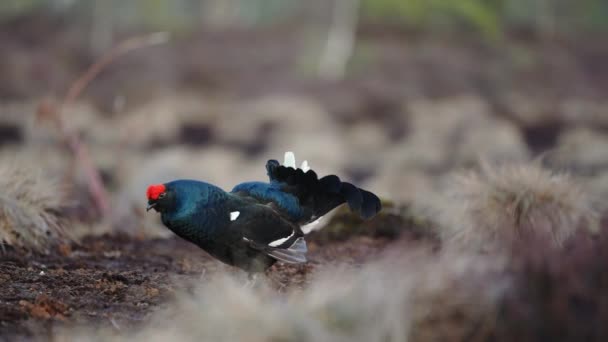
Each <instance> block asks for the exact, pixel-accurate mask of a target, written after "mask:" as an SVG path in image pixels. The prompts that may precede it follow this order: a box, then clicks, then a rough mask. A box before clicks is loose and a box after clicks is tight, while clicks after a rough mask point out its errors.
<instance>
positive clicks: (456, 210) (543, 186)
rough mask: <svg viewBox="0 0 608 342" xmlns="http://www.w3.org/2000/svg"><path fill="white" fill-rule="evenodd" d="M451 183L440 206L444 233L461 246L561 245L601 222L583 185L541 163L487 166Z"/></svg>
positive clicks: (444, 235) (485, 247) (440, 217)
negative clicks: (535, 239)
mask: <svg viewBox="0 0 608 342" xmlns="http://www.w3.org/2000/svg"><path fill="white" fill-rule="evenodd" d="M448 187H449V189H448V191H447V194H446V196H445V197H444V198H443V199H442V200H441V201H439V202H440V203H441V204H440V207H438V208H437V209H438V210H439V211H440V212H439V213H438V214H439V220H440V225H441V226H442V228H441V231H440V235H441V236H442V238H443V239H444V240H445V241H448V242H456V243H458V244H460V245H461V246H467V247H472V248H483V249H494V248H496V247H500V246H510V245H511V244H512V243H513V242H515V241H519V240H522V239H527V238H529V237H531V236H541V237H543V238H548V239H549V240H550V241H552V243H553V245H554V246H561V245H562V244H563V243H564V241H566V240H567V239H568V238H569V237H570V236H572V235H573V234H574V233H575V232H576V231H577V230H578V229H580V228H582V227H586V228H588V229H590V230H592V231H593V230H594V227H596V226H597V220H596V219H597V215H596V213H595V210H594V209H593V204H592V201H591V199H590V198H589V197H588V195H587V194H586V193H585V191H584V190H583V188H582V186H581V185H579V184H578V183H576V182H575V181H574V180H573V179H572V178H571V177H569V176H568V175H566V174H559V173H555V172H552V171H549V170H546V169H544V168H542V167H541V166H539V165H537V164H535V163H533V164H527V165H522V164H518V165H503V166H490V165H488V164H482V165H481V168H480V170H478V171H475V172H469V173H468V174H461V175H459V176H457V177H455V179H454V181H453V182H452V183H451V184H450V185H449V186H448Z"/></svg>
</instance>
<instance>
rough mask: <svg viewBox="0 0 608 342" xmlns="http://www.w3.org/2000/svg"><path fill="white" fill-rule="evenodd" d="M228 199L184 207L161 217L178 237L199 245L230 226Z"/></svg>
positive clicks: (218, 199) (222, 198)
mask: <svg viewBox="0 0 608 342" xmlns="http://www.w3.org/2000/svg"><path fill="white" fill-rule="evenodd" d="M227 201H228V199H227V198H226V197H218V198H216V199H215V200H214V201H213V202H210V203H199V204H198V205H196V206H187V207H182V208H180V210H177V211H173V212H170V213H164V214H162V215H161V218H162V221H163V223H164V224H165V225H166V226H167V227H168V228H169V229H170V230H171V231H173V232H174V233H175V234H177V235H178V236H180V237H182V238H184V239H186V240H189V241H192V242H194V243H197V244H203V243H205V242H206V241H208V240H209V239H211V238H213V236H214V235H215V234H217V233H218V232H220V231H222V230H223V229H224V228H225V227H226V226H227V225H228V219H227V218H228V217H229V210H228V207H227V204H226V202H227Z"/></svg>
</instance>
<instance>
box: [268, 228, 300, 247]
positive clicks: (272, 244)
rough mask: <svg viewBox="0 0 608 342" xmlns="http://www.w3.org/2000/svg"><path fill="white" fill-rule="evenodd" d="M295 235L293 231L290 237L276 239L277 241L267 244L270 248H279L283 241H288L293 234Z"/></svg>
mask: <svg viewBox="0 0 608 342" xmlns="http://www.w3.org/2000/svg"><path fill="white" fill-rule="evenodd" d="M295 233H296V232H295V231H293V232H292V233H291V235H289V236H288V237H286V238H282V239H278V240H275V241H272V242H271V243H269V244H268V246H270V247H277V246H280V245H281V244H283V243H284V242H285V241H287V240H289V239H290V238H291V237H292V236H293V234H295Z"/></svg>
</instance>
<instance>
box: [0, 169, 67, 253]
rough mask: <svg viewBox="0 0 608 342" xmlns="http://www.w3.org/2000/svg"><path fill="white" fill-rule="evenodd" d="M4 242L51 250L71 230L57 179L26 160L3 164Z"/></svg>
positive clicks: (0, 214) (0, 225)
mask: <svg viewBox="0 0 608 342" xmlns="http://www.w3.org/2000/svg"><path fill="white" fill-rule="evenodd" d="M0 188H1V189H2V192H1V193H0V242H1V243H2V244H7V245H10V246H13V247H21V248H24V249H27V250H31V251H38V252H48V248H49V247H50V246H51V245H52V244H54V243H60V242H62V241H65V240H66V238H67V234H66V231H65V227H64V222H63V219H62V217H61V211H62V209H63V208H64V207H65V202H64V201H65V199H64V197H63V196H62V192H61V191H60V188H59V186H58V184H57V183H54V182H53V181H52V180H49V179H48V177H45V176H44V175H43V174H42V173H41V172H36V171H34V170H32V169H31V168H30V167H28V166H26V165H25V164H20V163H18V162H17V163H13V164H11V165H8V163H6V164H4V165H2V166H0Z"/></svg>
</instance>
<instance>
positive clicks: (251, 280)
mask: <svg viewBox="0 0 608 342" xmlns="http://www.w3.org/2000/svg"><path fill="white" fill-rule="evenodd" d="M257 280H258V274H257V273H249V274H248V275H247V281H246V282H245V284H244V285H243V288H244V289H252V288H254V287H255V285H256V283H257Z"/></svg>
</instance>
